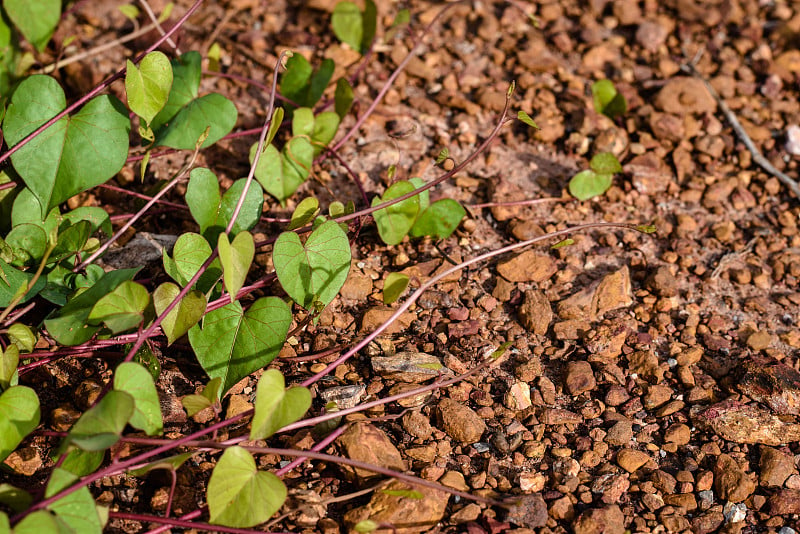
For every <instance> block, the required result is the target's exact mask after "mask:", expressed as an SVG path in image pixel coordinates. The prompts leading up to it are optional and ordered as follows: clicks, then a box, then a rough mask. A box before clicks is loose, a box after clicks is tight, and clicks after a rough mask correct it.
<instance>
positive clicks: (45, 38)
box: [3, 0, 61, 52]
mask: <svg viewBox="0 0 800 534" xmlns="http://www.w3.org/2000/svg"><path fill="white" fill-rule="evenodd" d="M3 8H4V9H5V11H6V13H7V14H8V18H10V19H11V21H12V22H13V23H14V25H15V26H16V27H17V28H19V31H21V32H22V35H24V36H25V39H27V40H28V41H29V42H30V43H31V44H32V45H33V46H34V47H36V50H38V51H39V52H42V51H44V49H45V47H46V46H47V43H48V42H49V41H50V37H52V36H53V32H54V31H55V30H56V26H57V25H58V21H59V20H60V19H61V0H3Z"/></svg>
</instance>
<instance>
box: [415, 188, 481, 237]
mask: <svg viewBox="0 0 800 534" xmlns="http://www.w3.org/2000/svg"><path fill="white" fill-rule="evenodd" d="M466 214H467V211H466V210H465V209H464V208H463V207H462V206H461V204H459V203H458V202H457V201H455V200H453V199H452V198H443V199H441V200H437V201H436V202H434V203H433V204H431V205H430V206H429V207H428V209H426V210H425V211H423V212H422V213H421V214H420V216H419V217H417V221H416V222H415V223H414V226H413V227H412V228H411V231H410V232H409V234H410V235H411V236H413V237H421V236H430V237H435V238H438V239H445V238H447V237H450V235H451V234H452V233H453V232H454V231H455V229H456V228H458V224H459V223H460V222H461V219H463V218H464V216H465V215H466Z"/></svg>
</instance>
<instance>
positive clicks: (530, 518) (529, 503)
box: [505, 493, 547, 529]
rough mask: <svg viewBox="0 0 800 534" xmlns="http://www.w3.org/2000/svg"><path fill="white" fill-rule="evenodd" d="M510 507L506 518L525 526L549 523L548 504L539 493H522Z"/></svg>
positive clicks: (536, 526)
mask: <svg viewBox="0 0 800 534" xmlns="http://www.w3.org/2000/svg"><path fill="white" fill-rule="evenodd" d="M514 501H515V503H514V504H513V505H512V506H511V507H510V508H509V509H508V511H507V513H506V517H505V520H506V521H508V522H509V523H513V524H515V525H517V526H520V527H524V528H528V529H531V528H540V527H543V526H545V525H546V524H547V505H546V504H545V502H544V499H543V498H542V496H541V495H539V494H538V493H535V494H532V495H521V496H517V497H516V498H515V499H514Z"/></svg>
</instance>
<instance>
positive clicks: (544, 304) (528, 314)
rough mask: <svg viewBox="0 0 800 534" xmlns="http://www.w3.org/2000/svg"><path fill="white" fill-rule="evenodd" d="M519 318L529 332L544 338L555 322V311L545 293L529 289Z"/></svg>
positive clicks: (520, 309)
mask: <svg viewBox="0 0 800 534" xmlns="http://www.w3.org/2000/svg"><path fill="white" fill-rule="evenodd" d="M519 318H520V322H521V323H522V326H524V327H525V329H526V330H527V331H528V332H533V333H534V334H538V335H540V336H543V335H544V334H546V333H547V329H548V328H550V322H551V321H552V320H553V309H552V308H551V306H550V301H549V300H548V299H547V297H546V296H545V294H544V292H542V291H538V290H534V289H529V290H528V291H526V292H525V298H524V299H523V300H522V305H521V306H520V308H519Z"/></svg>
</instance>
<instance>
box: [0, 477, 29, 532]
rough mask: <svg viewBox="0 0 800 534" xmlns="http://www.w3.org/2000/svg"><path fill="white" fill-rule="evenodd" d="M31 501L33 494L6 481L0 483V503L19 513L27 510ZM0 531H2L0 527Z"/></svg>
mask: <svg viewBox="0 0 800 534" xmlns="http://www.w3.org/2000/svg"><path fill="white" fill-rule="evenodd" d="M32 502H33V496H32V495H31V494H30V493H28V492H27V491H25V490H24V489H20V488H17V487H14V486H12V485H11V484H8V483H3V484H0V504H4V505H6V506H8V507H9V508H11V509H12V510H13V511H15V512H17V513H19V512H22V511H24V510H27V509H28V507H29V506H30V505H31V503H32ZM0 532H2V528H0Z"/></svg>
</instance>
